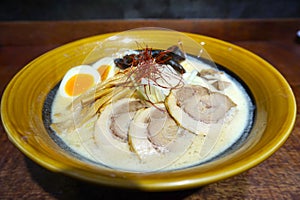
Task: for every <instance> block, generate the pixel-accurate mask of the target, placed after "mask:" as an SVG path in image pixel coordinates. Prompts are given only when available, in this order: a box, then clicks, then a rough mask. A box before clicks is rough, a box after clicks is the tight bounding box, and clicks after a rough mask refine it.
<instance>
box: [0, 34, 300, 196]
mask: <svg viewBox="0 0 300 200" xmlns="http://www.w3.org/2000/svg"><path fill="white" fill-rule="evenodd" d="M117 33H118V32H116V33H106V34H101V35H96V36H91V37H87V38H83V39H79V40H76V41H73V42H70V43H67V44H64V45H62V46H60V47H57V48H54V49H53V50H50V51H48V52H46V53H44V54H42V55H41V56H39V57H37V58H35V59H34V60H33V61H31V62H30V63H28V64H27V65H25V66H24V67H23V68H22V69H21V70H20V71H19V72H18V73H17V74H16V75H15V76H14V77H13V78H12V79H11V81H10V82H9V83H8V85H7V86H6V88H5V90H4V92H3V95H2V100H1V119H2V123H3V127H4V129H5V131H6V133H7V135H8V138H9V140H10V141H11V142H12V143H13V144H14V145H15V146H16V147H17V148H18V149H19V150H21V151H22V152H23V153H24V154H25V155H26V156H28V157H29V158H30V159H31V160H33V161H35V162H36V163H38V164H39V165H41V166H43V167H45V168H47V169H49V170H51V171H54V172H59V173H63V174H66V175H70V176H72V177H76V178H79V179H82V180H85V181H89V182H94V183H100V184H104V185H108V186H114V187H116V186H117V187H121V188H130V189H141V190H147V191H166V190H178V189H187V188H192V187H196V186H201V185H205V184H209V183H212V182H215V181H219V180H222V179H226V178H228V177H231V176H234V175H237V174H239V173H241V172H244V171H246V170H248V169H250V168H252V167H254V166H256V165H258V164H259V163H261V162H262V161H264V160H265V159H267V158H268V157H269V156H271V155H272V154H273V153H274V152H275V151H277V150H278V149H279V148H280V147H281V146H282V145H283V144H284V142H285V141H286V140H287V138H288V136H289V135H290V133H291V132H292V130H293V127H294V124H295V120H296V115H297V106H296V100H295V96H294V94H293V91H292V89H291V87H290V86H289V84H288V82H287V80H286V79H285V78H284V77H283V76H282V75H281V74H280V72H279V71H278V70H277V69H276V68H275V67H273V66H272V65H271V64H270V63H268V62H267V61H265V60H264V59H263V58H261V57H259V56H258V55H256V54H254V53H252V52H250V51H249V50H246V49H244V48H242V47H240V46H237V45H235V44H232V43H229V42H226V41H223V40H220V39H216V38H212V37H208V36H203V35H199V34H193V33H187V32H181V33H183V34H185V35H187V36H189V37H191V38H197V37H198V38H199V37H200V38H202V39H204V40H205V41H208V42H213V43H215V44H217V45H221V46H229V47H234V48H235V50H237V51H239V52H240V53H243V54H247V56H249V57H251V59H256V60H259V62H261V63H262V65H263V66H264V67H265V68H267V70H270V71H272V73H273V74H274V75H275V76H276V77H277V78H278V79H279V81H280V82H281V83H282V84H283V85H284V86H285V87H286V89H287V91H289V94H288V96H289V97H290V98H289V99H288V102H289V105H290V106H291V110H292V112H291V113H289V118H288V119H286V120H287V121H288V124H289V126H287V127H285V129H284V130H283V131H282V132H284V133H283V134H281V137H279V138H278V139H277V140H276V141H275V142H274V143H271V144H269V146H268V147H266V148H265V149H264V151H263V152H261V153H260V154H259V156H258V157H255V158H254V157H252V158H251V160H248V161H247V162H246V163H243V165H241V164H240V163H238V164H237V163H233V164H232V165H231V166H230V169H229V167H227V168H224V169H220V170H218V171H217V172H218V173H209V174H208V175H207V176H201V175H199V174H195V173H194V171H195V170H192V171H190V170H187V171H185V170H178V171H176V172H168V174H170V175H172V176H169V177H168V178H167V179H160V180H159V181H158V180H157V178H160V177H162V176H161V175H162V174H161V173H158V176H156V175H157V174H151V173H150V174H144V175H143V177H146V179H143V178H140V179H138V180H135V183H136V184H135V185H130V184H126V183H125V182H126V181H125V182H124V181H121V182H120V183H118V181H116V180H114V181H111V180H107V179H101V175H100V176H98V175H97V176H95V175H94V174H93V173H90V172H89V171H83V170H82V169H80V168H72V169H73V170H74V171H65V170H63V169H64V164H63V163H57V162H56V161H55V160H53V159H52V158H49V157H47V156H45V155H44V156H41V157H36V156H34V155H33V154H32V153H31V151H35V150H34V149H31V147H28V146H23V144H22V143H21V142H20V140H19V138H16V137H15V135H17V133H15V132H16V131H15V130H13V129H12V128H11V127H10V126H9V125H8V123H9V122H8V121H9V116H8V114H7V113H6V112H5V111H6V108H5V105H6V104H7V103H8V102H7V98H8V95H9V91H10V90H11V89H12V87H13V84H14V82H15V81H16V80H17V79H18V77H19V76H20V74H22V73H23V72H24V71H26V70H30V67H31V66H34V64H35V62H36V60H38V59H43V58H45V57H47V56H48V55H50V54H53V53H54V52H56V51H63V50H64V49H67V48H74V47H76V46H80V45H84V44H85V43H92V42H94V41H96V40H99V39H100V40H102V39H105V38H107V37H110V36H113V35H115V34H117ZM12 133H15V134H12ZM125 174H126V176H127V175H128V177H127V179H128V180H131V179H132V178H133V179H134V178H136V177H131V175H132V173H125ZM125 179H126V178H125ZM127 179H126V180H127ZM120 180H122V179H120Z"/></svg>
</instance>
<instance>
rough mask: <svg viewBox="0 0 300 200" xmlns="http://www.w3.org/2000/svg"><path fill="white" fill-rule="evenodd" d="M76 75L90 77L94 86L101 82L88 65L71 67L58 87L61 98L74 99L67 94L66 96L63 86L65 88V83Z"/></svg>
mask: <svg viewBox="0 0 300 200" xmlns="http://www.w3.org/2000/svg"><path fill="white" fill-rule="evenodd" d="M77 74H89V75H91V76H92V77H93V79H94V80H93V81H94V83H93V85H96V84H97V83H99V82H100V81H101V76H100V74H99V73H98V71H97V70H96V69H94V68H93V67H91V66H89V65H79V66H76V67H73V68H71V69H70V70H69V71H68V72H67V73H66V74H65V76H64V77H63V79H62V82H61V84H60V86H59V94H60V95H61V96H63V97H66V98H72V97H75V96H70V95H69V94H67V92H66V91H65V86H66V84H67V82H68V81H69V79H71V78H72V77H73V76H75V75H77ZM77 96H78V95H77Z"/></svg>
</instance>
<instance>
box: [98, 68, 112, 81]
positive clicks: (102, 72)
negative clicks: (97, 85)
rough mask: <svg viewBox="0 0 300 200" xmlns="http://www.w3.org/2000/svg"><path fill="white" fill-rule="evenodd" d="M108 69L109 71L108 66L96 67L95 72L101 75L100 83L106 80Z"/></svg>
mask: <svg viewBox="0 0 300 200" xmlns="http://www.w3.org/2000/svg"><path fill="white" fill-rule="evenodd" d="M110 69H111V66H109V65H101V66H100V67H98V69H97V71H98V73H99V74H100V75H101V80H102V81H103V80H105V79H106V78H107V76H108V73H109V71H110Z"/></svg>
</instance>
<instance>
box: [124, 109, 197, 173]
mask: <svg viewBox="0 0 300 200" xmlns="http://www.w3.org/2000/svg"><path fill="white" fill-rule="evenodd" d="M194 137H195V135H194V134H192V133H190V132H189V131H187V130H185V129H182V128H181V127H179V126H178V125H177V124H176V123H175V121H174V120H173V119H172V118H171V117H170V116H169V114H168V112H167V111H166V110H165V106H164V104H157V105H156V106H153V107H150V108H146V109H141V110H139V111H137V113H136V115H135V117H134V119H133V122H132V123H131V124H130V127H129V143H130V146H131V147H132V149H133V151H134V152H135V153H136V154H137V155H138V157H139V158H140V159H141V162H143V163H147V167H149V168H151V169H152V170H160V169H163V168H165V167H167V166H169V165H170V164H172V163H174V162H176V160H178V159H179V158H180V157H181V156H182V155H184V153H185V152H186V151H187V150H188V149H189V147H190V146H191V144H192V143H193V139H194Z"/></svg>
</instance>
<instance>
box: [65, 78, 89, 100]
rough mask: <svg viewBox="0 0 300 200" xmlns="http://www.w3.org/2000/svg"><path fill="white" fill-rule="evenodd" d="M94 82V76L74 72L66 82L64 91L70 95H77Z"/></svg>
mask: <svg viewBox="0 0 300 200" xmlns="http://www.w3.org/2000/svg"><path fill="white" fill-rule="evenodd" d="M93 84H94V77H93V76H92V75H89V74H76V75H74V76H72V77H71V78H70V79H69V80H68V81H67V83H66V86H65V91H66V93H67V94H68V95H70V96H77V95H79V94H81V93H83V92H85V91H86V90H88V89H89V88H91V87H92V86H93Z"/></svg>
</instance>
